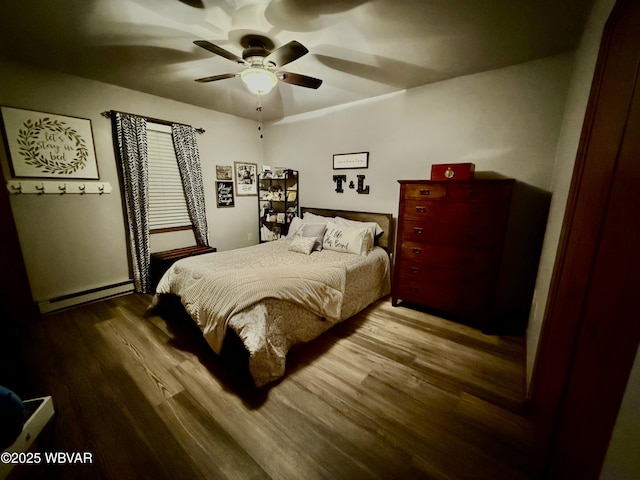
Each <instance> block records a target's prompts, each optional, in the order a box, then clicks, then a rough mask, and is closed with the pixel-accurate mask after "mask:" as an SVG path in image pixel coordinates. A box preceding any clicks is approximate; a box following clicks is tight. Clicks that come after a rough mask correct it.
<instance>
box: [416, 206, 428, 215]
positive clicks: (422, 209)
mask: <svg viewBox="0 0 640 480" xmlns="http://www.w3.org/2000/svg"><path fill="white" fill-rule="evenodd" d="M426 210H427V208H426V207H423V206H422V205H418V206H416V212H420V213H424V212H425V211H426Z"/></svg>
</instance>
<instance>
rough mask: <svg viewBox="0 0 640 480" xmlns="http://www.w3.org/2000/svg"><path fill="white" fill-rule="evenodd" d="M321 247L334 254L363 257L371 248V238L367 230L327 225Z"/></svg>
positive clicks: (331, 223) (332, 223)
mask: <svg viewBox="0 0 640 480" xmlns="http://www.w3.org/2000/svg"><path fill="white" fill-rule="evenodd" d="M322 247H323V248H326V249H327V250H334V251H336V252H343V253H353V254H356V255H362V256H365V255H367V254H368V253H369V250H371V248H373V236H372V235H371V232H370V231H369V230H367V228H352V227H345V226H343V225H338V224H337V223H334V222H329V223H327V231H326V233H325V235H324V240H323V243H322Z"/></svg>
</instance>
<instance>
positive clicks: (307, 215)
mask: <svg viewBox="0 0 640 480" xmlns="http://www.w3.org/2000/svg"><path fill="white" fill-rule="evenodd" d="M330 220H332V218H331V217H323V216H322V215H316V214H315V213H311V212H304V214H303V215H302V221H303V222H304V223H327V222H328V221H330Z"/></svg>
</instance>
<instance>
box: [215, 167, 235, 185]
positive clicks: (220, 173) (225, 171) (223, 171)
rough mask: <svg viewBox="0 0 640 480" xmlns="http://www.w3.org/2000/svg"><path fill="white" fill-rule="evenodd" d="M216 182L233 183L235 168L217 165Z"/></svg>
mask: <svg viewBox="0 0 640 480" xmlns="http://www.w3.org/2000/svg"><path fill="white" fill-rule="evenodd" d="M216 180H227V181H233V167H232V166H231V165H216Z"/></svg>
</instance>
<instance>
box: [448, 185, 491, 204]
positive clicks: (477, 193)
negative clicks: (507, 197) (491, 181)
mask: <svg viewBox="0 0 640 480" xmlns="http://www.w3.org/2000/svg"><path fill="white" fill-rule="evenodd" d="M500 195H501V189H500V188H496V186H495V185H482V184H479V183H473V184H469V183H467V184H458V185H456V184H453V183H452V184H451V185H448V188H447V197H448V198H449V199H451V200H465V201H468V202H496V201H498V199H499V198H500Z"/></svg>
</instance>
